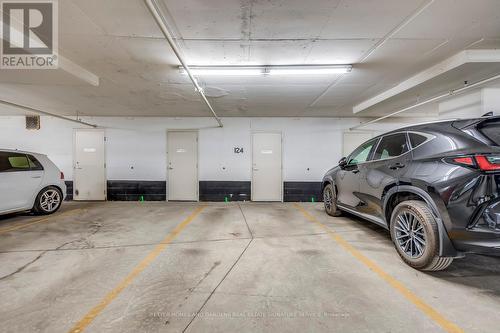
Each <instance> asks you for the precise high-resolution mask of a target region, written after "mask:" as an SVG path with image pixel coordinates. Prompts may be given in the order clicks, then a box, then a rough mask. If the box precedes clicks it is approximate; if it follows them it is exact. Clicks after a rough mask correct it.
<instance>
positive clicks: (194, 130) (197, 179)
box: [165, 129, 200, 202]
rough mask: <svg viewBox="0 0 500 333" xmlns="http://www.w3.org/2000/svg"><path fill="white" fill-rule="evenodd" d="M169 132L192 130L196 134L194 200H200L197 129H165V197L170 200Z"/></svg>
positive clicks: (198, 137) (198, 135)
mask: <svg viewBox="0 0 500 333" xmlns="http://www.w3.org/2000/svg"><path fill="white" fill-rule="evenodd" d="M169 132H193V133H195V134H196V199H195V200H194V202H199V201H200V131H199V130H197V129H167V131H166V136H165V144H166V147H165V148H166V152H167V153H166V154H165V158H166V165H165V168H166V180H165V182H166V183H167V186H165V187H166V189H165V190H166V193H165V195H166V198H167V200H166V201H167V202H168V201H170V197H169V192H170V191H169V186H170V181H169V178H168V177H169V170H168V161H169V158H170V155H169V151H168V133H169Z"/></svg>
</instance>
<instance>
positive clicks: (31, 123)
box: [26, 116, 40, 130]
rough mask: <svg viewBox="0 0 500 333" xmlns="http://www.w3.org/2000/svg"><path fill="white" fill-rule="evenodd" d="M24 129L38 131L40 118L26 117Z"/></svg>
mask: <svg viewBox="0 0 500 333" xmlns="http://www.w3.org/2000/svg"><path fill="white" fill-rule="evenodd" d="M26 129H28V130H39V129H40V116H26Z"/></svg>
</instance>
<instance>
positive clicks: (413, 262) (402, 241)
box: [391, 200, 453, 271]
mask: <svg viewBox="0 0 500 333" xmlns="http://www.w3.org/2000/svg"><path fill="white" fill-rule="evenodd" d="M391 238H392V241H393V242H394V245H395V247H396V250H397V251H398V253H399V255H400V257H401V258H402V259H403V261H404V262H406V263H407V264H408V265H409V266H411V267H413V268H415V269H419V270H423V271H440V270H444V269H446V268H447V267H448V266H450V264H451V263H452V262H453V258H448V257H440V256H439V234H438V226H437V223H436V220H435V219H434V215H433V214H432V211H431V210H430V209H429V207H428V206H427V205H426V204H425V203H424V202H422V201H418V200H408V201H403V202H402V203H400V204H399V205H397V206H396V208H395V209H394V212H393V213H392V217H391Z"/></svg>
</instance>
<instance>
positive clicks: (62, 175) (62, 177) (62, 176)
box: [61, 171, 64, 180]
mask: <svg viewBox="0 0 500 333" xmlns="http://www.w3.org/2000/svg"><path fill="white" fill-rule="evenodd" d="M61 179H62V180H64V173H63V172H62V171H61Z"/></svg>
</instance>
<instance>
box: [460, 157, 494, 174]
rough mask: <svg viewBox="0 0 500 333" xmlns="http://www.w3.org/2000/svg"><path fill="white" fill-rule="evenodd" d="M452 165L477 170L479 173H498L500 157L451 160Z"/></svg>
mask: <svg viewBox="0 0 500 333" xmlns="http://www.w3.org/2000/svg"><path fill="white" fill-rule="evenodd" d="M451 162H452V163H453V164H458V165H462V166H467V167H471V168H474V169H479V170H481V171H500V156H490V155H475V156H460V157H454V158H452V159H451Z"/></svg>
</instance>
